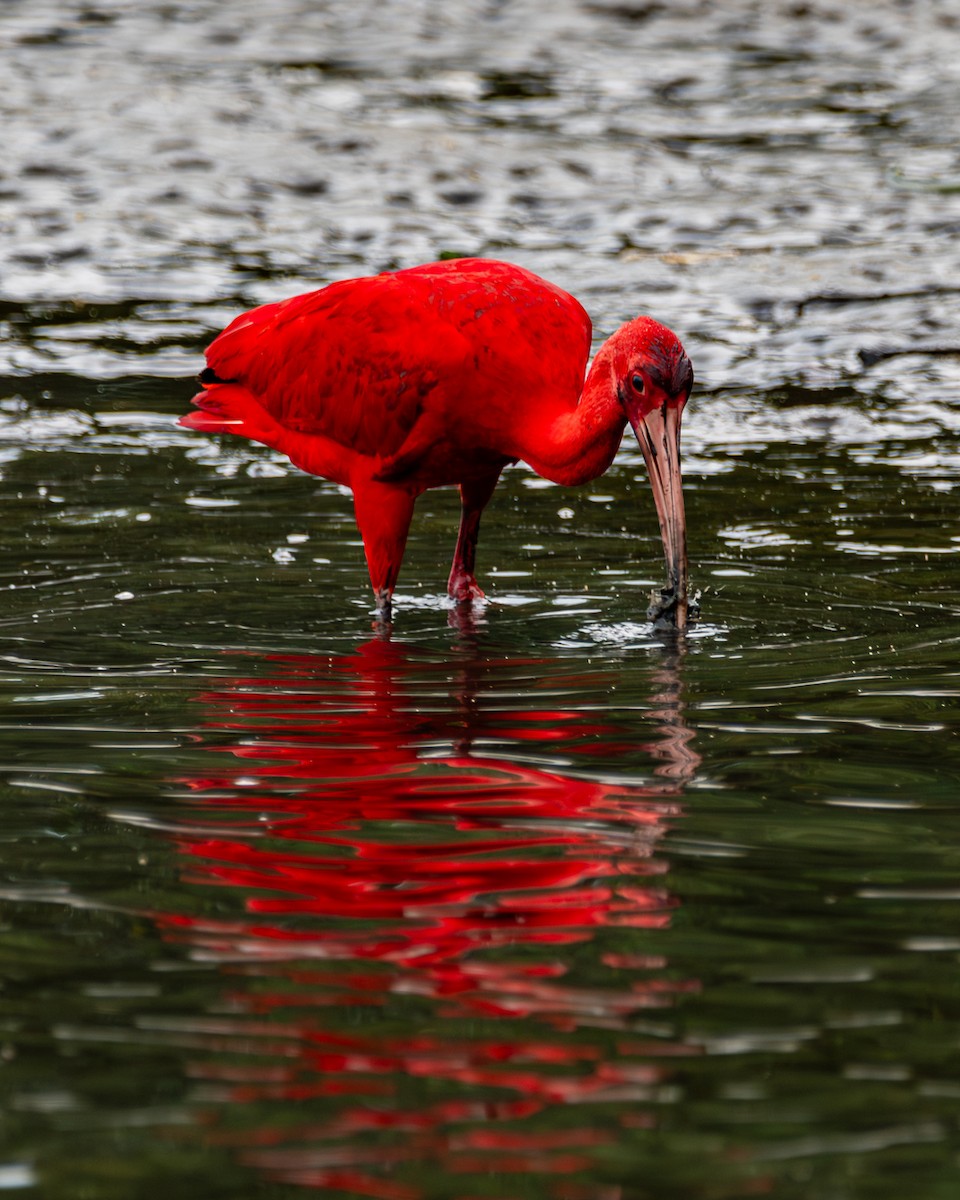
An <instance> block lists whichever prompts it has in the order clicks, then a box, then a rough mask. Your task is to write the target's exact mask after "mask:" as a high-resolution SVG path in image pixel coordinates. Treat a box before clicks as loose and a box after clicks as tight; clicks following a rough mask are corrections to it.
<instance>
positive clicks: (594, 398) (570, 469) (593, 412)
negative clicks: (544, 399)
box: [518, 348, 626, 487]
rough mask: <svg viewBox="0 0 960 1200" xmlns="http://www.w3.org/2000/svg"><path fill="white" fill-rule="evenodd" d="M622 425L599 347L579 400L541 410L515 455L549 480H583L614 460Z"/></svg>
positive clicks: (607, 363) (610, 375) (568, 484)
mask: <svg viewBox="0 0 960 1200" xmlns="http://www.w3.org/2000/svg"><path fill="white" fill-rule="evenodd" d="M625 424H626V417H625V415H624V412H623V409H622V408H621V406H620V403H619V401H618V400H617V391H616V383H615V381H614V376H613V371H612V369H611V365H610V361H609V358H608V356H607V355H606V354H604V348H601V350H600V352H599V354H598V355H597V357H596V358H595V359H594V360H593V365H592V366H591V368H590V371H589V372H588V374H587V378H586V380H585V382H584V385H583V391H582V392H581V393H580V398H579V400H578V401H576V402H575V403H574V404H572V405H571V404H570V402H569V401H568V400H563V401H561V402H557V401H554V402H552V403H551V404H550V406H549V409H548V410H547V411H544V410H543V409H541V410H540V411H539V412H538V413H537V414H536V417H535V419H534V422H533V423H532V424H531V426H529V427H528V430H527V432H528V438H527V439H525V440H526V441H528V445H527V446H524V447H523V448H522V452H521V453H519V454H518V457H519V458H522V459H523V461H524V462H526V463H529V464H530V466H531V467H533V469H534V470H535V471H536V472H537V474H538V475H543V476H544V478H546V479H550V480H552V481H553V482H554V483H560V484H563V485H564V486H566V487H572V486H575V485H576V484H580V483H586V482H587V481H588V480H590V479H596V478H597V476H598V475H602V474H603V472H604V471H605V470H606V469H607V467H609V466H610V464H611V463H612V462H613V459H614V456H615V455H616V453H617V450H618V448H619V446H620V439H621V436H622V435H623V427H624V425H625Z"/></svg>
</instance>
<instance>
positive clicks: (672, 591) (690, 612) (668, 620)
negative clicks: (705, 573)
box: [647, 584, 700, 629]
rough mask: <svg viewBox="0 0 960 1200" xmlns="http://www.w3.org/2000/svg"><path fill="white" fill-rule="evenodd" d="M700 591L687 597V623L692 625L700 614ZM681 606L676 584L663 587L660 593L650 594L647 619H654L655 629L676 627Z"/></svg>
mask: <svg viewBox="0 0 960 1200" xmlns="http://www.w3.org/2000/svg"><path fill="white" fill-rule="evenodd" d="M698 600H699V593H697V596H695V597H691V598H689V599H687V624H688V625H692V624H693V623H694V621H696V620H697V618H698V617H699V616H700V604H699V602H698ZM679 607H680V594H679V592H678V590H677V586H676V584H671V585H670V587H665V588H662V589H661V591H660V594H659V595H658V594H657V593H656V592H652V593H651V594H650V604H649V607H648V608H647V620H648V621H652V622H653V625H654V628H655V629H676V627H677V610H678V608H679Z"/></svg>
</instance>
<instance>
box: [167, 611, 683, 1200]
mask: <svg viewBox="0 0 960 1200" xmlns="http://www.w3.org/2000/svg"><path fill="white" fill-rule="evenodd" d="M681 654H682V647H680V646H675V647H674V648H673V650H672V651H668V652H667V653H666V654H665V655H664V657H663V658H662V660H661V661H660V663H659V665H657V666H656V667H655V669H653V670H651V672H650V674H649V677H648V678H649V685H650V694H649V698H648V701H647V704H646V709H645V711H642V712H641V713H639V714H637V713H634V712H630V711H629V709H630V706H626V709H625V711H627V713H628V716H627V717H624V716H623V714H622V713H621V714H620V716H619V717H616V716H611V715H609V711H610V710H609V705H608V704H607V700H608V697H609V694H610V691H611V689H612V687H613V686H614V684H615V682H616V680H615V678H614V677H613V673H612V672H609V671H606V672H605V671H603V670H599V671H595V672H592V673H591V672H585V671H584V670H583V667H582V663H581V662H580V661H579V660H577V661H576V662H574V661H572V660H571V661H568V662H565V661H564V660H562V659H536V658H528V659H522V658H518V657H515V656H508V657H496V656H493V655H491V654H490V653H488V652H486V651H485V650H484V647H483V643H482V640H481V639H480V638H479V637H478V636H477V633H476V631H474V630H471V629H463V630H461V633H460V637H459V639H458V642H457V645H456V646H455V648H454V652H453V653H452V654H448V655H445V656H444V657H443V658H442V659H438V658H437V657H435V656H434V657H431V656H430V655H429V654H428V653H425V652H422V651H419V650H417V649H416V648H415V647H413V646H410V645H405V644H403V643H398V642H395V641H393V640H391V638H390V637H389V636H388V635H386V634H383V633H381V636H379V637H376V638H374V639H372V640H370V641H369V642H367V643H365V644H364V645H361V646H359V647H358V648H357V649H356V651H355V652H353V653H350V654H345V655H338V656H320V655H286V656H281V655H276V656H271V657H268V658H263V659H251V661H250V669H249V671H247V672H245V674H244V676H243V677H242V678H237V679H232V680H230V682H229V683H227V684H225V685H224V686H223V687H221V688H218V689H216V690H210V691H207V692H205V693H204V694H203V695H202V696H201V697H199V701H200V703H201V705H202V709H203V720H202V725H201V728H200V729H199V730H198V735H199V737H200V738H201V740H202V741H203V743H204V744H205V746H206V747H207V748H208V749H209V751H210V753H211V758H212V759H214V760H215V761H216V767H215V768H214V769H211V770H209V771H207V772H205V773H204V774H203V775H202V776H196V777H191V778H189V779H188V780H186V781H185V782H186V783H187V785H188V792H189V796H190V798H191V800H192V801H194V802H199V803H198V805H197V808H196V810H195V811H193V812H192V813H191V815H190V818H189V819H188V820H183V821H181V822H180V823H179V829H180V831H181V833H180V837H179V847H180V850H181V851H182V854H183V856H184V862H185V868H184V873H185V877H186V878H187V880H188V881H190V882H191V883H193V884H201V885H209V886H215V887H218V888H221V889H223V888H225V889H229V896H225V897H224V899H225V900H227V901H228V903H227V904H226V905H225V907H227V908H228V909H232V910H233V911H235V912H236V911H237V910H238V909H240V908H242V911H240V913H239V915H237V916H234V917H218V918H217V919H208V918H200V917H196V916H192V917H183V916H173V915H169V916H160V917H159V918H158V920H159V922H160V924H161V926H162V927H163V929H164V932H165V934H166V935H167V936H168V937H169V938H171V939H173V940H177V941H181V942H184V943H186V944H187V945H188V946H189V949H190V953H191V956H192V957H193V958H194V959H197V960H200V961H204V962H207V963H211V964H216V965H217V966H218V967H219V969H220V970H221V971H222V972H223V973H224V975H225V976H227V977H229V978H230V991H229V996H228V998H227V999H226V1001H225V1004H226V1007H227V1009H228V1012H227V1013H226V1014H225V1015H224V1016H223V1018H222V1020H219V1023H215V1026H214V1027H211V1028H212V1030H213V1031H212V1033H211V1044H210V1048H211V1052H210V1054H209V1055H208V1056H206V1057H204V1058H203V1059H202V1060H200V1061H197V1062H195V1063H194V1064H193V1067H192V1070H193V1072H194V1074H195V1075H196V1076H197V1078H198V1080H201V1081H202V1084H203V1086H202V1091H201V1095H202V1097H203V1098H204V1099H205V1100H206V1101H207V1102H208V1103H209V1104H210V1106H211V1111H213V1112H215V1111H216V1110H217V1109H218V1108H220V1109H223V1108H229V1110H230V1114H231V1119H230V1120H229V1122H228V1121H226V1120H224V1121H223V1122H222V1125H223V1128H220V1127H219V1126H220V1123H219V1122H218V1123H215V1124H214V1125H212V1126H211V1129H210V1131H209V1136H210V1137H211V1138H212V1139H214V1140H217V1139H219V1140H222V1141H224V1142H226V1143H229V1144H233V1143H236V1145H237V1146H238V1147H239V1148H240V1153H241V1156H242V1157H243V1159H244V1161H246V1162H247V1163H249V1164H251V1165H254V1166H256V1167H258V1168H259V1169H260V1170H262V1171H263V1172H265V1173H266V1174H267V1175H268V1176H269V1177H271V1178H273V1179H275V1180H278V1181H282V1182H285V1183H293V1184H296V1183H299V1184H303V1185H307V1186H313V1187H324V1188H333V1189H340V1190H344V1191H347V1192H352V1193H356V1194H363V1195H373V1196H383V1197H398V1198H406V1197H410V1198H411V1200H413V1198H415V1197H418V1196H420V1195H424V1194H426V1192H427V1191H429V1189H426V1190H425V1189H424V1187H423V1186H422V1183H421V1182H418V1180H420V1179H421V1177H422V1169H423V1164H424V1163H432V1164H434V1166H433V1168H432V1169H433V1170H441V1171H442V1172H444V1173H445V1174H446V1175H447V1176H449V1177H453V1178H456V1177H464V1176H467V1175H471V1174H474V1173H476V1172H478V1171H505V1172H516V1171H519V1172H522V1173H524V1174H528V1175H529V1174H531V1173H532V1174H543V1175H549V1176H557V1175H560V1176H564V1175H567V1174H569V1173H571V1172H577V1171H583V1170H588V1169H589V1168H590V1166H591V1163H592V1162H593V1154H594V1152H595V1148H596V1147H597V1146H598V1145H601V1144H608V1143H610V1142H612V1141H616V1140H617V1139H618V1137H623V1136H624V1135H623V1127H630V1126H636V1125H640V1126H643V1125H646V1124H649V1123H651V1122H652V1117H651V1116H650V1113H649V1110H648V1108H647V1107H646V1106H647V1105H648V1104H649V1103H650V1102H652V1101H655V1100H657V1099H658V1098H659V1097H658V1093H659V1092H660V1090H661V1089H662V1088H663V1086H664V1081H665V1079H666V1077H667V1076H666V1073H665V1067H664V1063H663V1060H664V1058H665V1057H666V1056H668V1055H669V1056H675V1055H676V1054H677V1053H683V1052H684V1048H683V1047H682V1046H679V1045H677V1044H675V1043H673V1042H671V1041H670V1040H669V1037H668V1036H665V1035H664V1032H663V1030H662V1029H658V1028H654V1027H653V1026H652V1025H651V1021H654V1022H655V1020H656V1012H657V1010H662V1009H664V1008H666V1007H669V1006H670V1005H671V1004H672V1003H673V1002H674V1000H675V998H676V995H677V993H679V992H683V991H689V990H694V989H696V982H695V981H690V980H683V979H677V978H674V977H673V976H672V974H671V972H670V971H669V967H668V964H667V963H666V962H665V961H664V959H663V958H662V957H661V956H660V955H658V954H657V953H656V949H655V943H654V942H653V941H652V940H651V939H652V937H655V931H656V930H658V929H660V928H662V927H664V926H665V925H667V924H668V923H669V921H670V918H671V912H672V910H673V908H674V907H675V903H676V902H675V900H674V899H673V898H672V897H671V896H670V894H669V892H668V891H667V890H666V888H665V887H664V886H663V875H664V873H665V871H666V865H665V863H663V862H662V861H661V860H658V859H657V858H656V857H655V855H654V852H655V848H656V845H657V842H658V841H659V839H660V838H661V837H662V835H663V833H664V831H665V829H666V827H667V824H668V823H669V822H671V821H672V820H674V819H676V818H678V817H679V816H680V815H681V808H680V803H679V802H680V799H681V797H682V795H683V792H684V789H685V788H686V786H687V784H688V783H689V782H690V780H691V779H692V778H693V777H694V775H695V774H696V771H697V769H698V766H699V763H700V758H699V756H698V754H697V752H696V750H695V749H694V746H693V734H692V732H691V730H690V729H689V728H688V726H687V725H686V724H685V722H684V717H683V688H682V681H681V666H682V663H681ZM638 732H640V733H641V736H640V737H638V736H637V735H638ZM638 755H641V756H642V757H641V758H640V760H639V761H640V763H641V767H640V768H639V769H638V767H637V762H638ZM627 760H629V763H630V770H629V771H627V772H618V771H615V770H614V769H613V768H612V767H611V764H613V765H614V767H615V766H616V764H618V763H620V762H623V761H627ZM601 763H602V764H603V770H601V771H598V764H601ZM220 1041H222V1046H221V1045H220ZM218 1047H219V1048H218ZM587 1100H589V1101H593V1102H597V1101H602V1102H605V1103H607V1104H611V1105H614V1106H615V1109H616V1117H615V1118H614V1119H613V1120H612V1122H609V1121H604V1123H603V1124H602V1125H597V1124H595V1123H594V1122H592V1121H589V1120H587V1119H586V1118H584V1119H583V1120H581V1121H573V1122H571V1121H570V1119H569V1118H565V1119H564V1120H563V1121H562V1128H559V1129H558V1127H557V1126H556V1123H555V1117H556V1115H557V1112H558V1109H557V1106H569V1105H577V1104H580V1103H581V1102H584V1101H587ZM294 1101H296V1102H298V1107H297V1108H295V1109H292V1110H290V1109H289V1106H290V1105H291V1104H292V1102H294ZM241 1112H242V1113H243V1114H244V1116H243V1118H242V1119H241V1118H239V1117H238V1115H237V1114H238V1113H241ZM295 1114H296V1115H295ZM227 1125H229V1127H230V1129H231V1130H232V1132H230V1133H228V1132H226V1126H227ZM218 1129H219V1132H218ZM238 1129H239V1130H241V1132H237V1130H238ZM400 1135H403V1136H400ZM437 1164H439V1165H437ZM418 1172H420V1174H418ZM449 1194H453V1193H449ZM564 1194H565V1195H566V1194H567V1193H564ZM591 1194H593V1193H591Z"/></svg>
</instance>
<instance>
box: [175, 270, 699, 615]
mask: <svg viewBox="0 0 960 1200" xmlns="http://www.w3.org/2000/svg"><path fill="white" fill-rule="evenodd" d="M590 336H591V326H590V318H589V317H588V316H587V314H586V312H585V311H584V309H583V307H582V306H581V305H580V304H579V303H578V302H577V301H576V300H575V299H574V298H573V297H572V296H570V295H568V294H567V293H566V292H564V291H562V290H561V289H560V288H558V287H556V286H555V285H554V284H552V283H548V282H547V281H546V280H544V279H540V278H538V277H537V276H536V275H534V274H532V273H531V272H530V271H526V270H524V269H523V268H521V267H517V266H513V265H511V264H510V263H505V262H496V261H494V260H492V259H478V258H462V259H455V260H452V261H448V262H438V263H430V264H429V265H427V266H421V267H411V268H409V269H408V270H405V271H396V272H387V273H384V274H381V275H371V276H367V277H365V278H362V279H347V280H344V281H342V282H340V283H332V284H330V285H329V286H328V287H325V288H321V289H320V290H319V291H315V292H308V293H307V294H306V295H303V296H294V297H293V298H292V299H289V300H283V301H281V302H280V303H278V304H266V305H263V306H262V307H261V308H255V309H253V310H251V311H250V312H247V313H243V314H242V315H241V316H239V317H237V318H236V320H234V321H233V322H232V323H231V324H230V325H228V326H227V328H226V329H225V330H224V331H223V333H221V334H220V336H219V337H218V338H217V339H216V340H215V341H214V342H213V344H212V345H211V346H210V347H209V348H208V350H207V353H206V359H207V363H208V366H207V368H206V370H204V371H203V372H202V374H201V375H200V383H201V384H202V385H203V389H204V390H203V391H202V392H201V393H200V394H199V395H198V396H195V397H194V399H193V403H194V404H196V405H197V406H198V408H199V409H200V411H199V412H195V413H191V414H189V415H188V416H185V417H182V418H181V419H180V424H181V425H186V426H187V427H189V428H191V429H201V430H207V431H209V432H213V433H236V434H242V435H243V436H244V437H248V438H251V439H253V440H254V441H257V442H263V443H264V444H265V445H267V446H272V447H273V448H274V449H276V450H280V451H282V452H283V453H284V454H286V455H287V456H288V457H289V458H290V460H291V462H293V463H294V464H295V465H296V466H298V467H300V468H301V469H302V470H304V471H308V472H310V473H311V474H313V475H321V476H323V477H324V478H326V479H332V480H334V481H335V482H337V483H340V484H344V485H345V486H346V487H349V488H351V489H352V490H353V498H354V506H355V511H356V518H357V525H358V527H359V529H360V533H361V535H362V537H363V545H364V549H365V551H366V556H367V566H368V568H369V571H370V582H371V583H372V584H373V591H374V594H375V596H376V602H377V611H378V614H379V615H380V617H381V618H382V619H384V620H387V619H389V616H390V603H391V597H392V594H393V589H394V587H395V585H396V582H397V575H398V574H399V571H400V563H401V560H402V558H403V551H404V547H405V545H406V540H407V531H408V530H409V528H410V520H411V517H412V516H413V505H414V501H415V500H416V498H417V496H419V495H420V493H421V492H423V491H426V489H427V488H432V487H441V486H443V485H445V484H457V485H458V486H459V488H460V498H461V503H462V510H461V516H460V534H459V537H458V539H457V547H456V550H455V552H454V556H453V567H452V569H451V571H450V580H449V585H448V590H449V592H450V595H451V596H452V597H453V598H454V599H455V600H457V601H469V600H473V599H476V598H480V597H482V596H483V592H482V590H481V588H480V585H479V584H478V583H477V581H476V578H475V577H474V563H475V559H476V549H477V532H478V530H479V526H480V516H481V513H482V512H483V509H484V506H485V505H486V503H487V501H488V500H489V499H490V497H491V495H492V493H493V489H494V487H495V486H496V483H497V480H498V479H499V477H500V472H501V471H502V470H503V468H504V467H505V466H506V465H507V464H508V463H513V462H516V461H517V460H519V459H522V460H523V461H524V462H525V463H528V464H529V465H530V466H531V467H533V469H534V470H535V471H536V472H537V473H538V474H540V475H543V476H545V477H546V478H547V479H550V480H553V481H554V482H555V483H560V484H565V485H572V484H579V483H586V482H587V481H588V480H590V479H595V478H596V477H597V476H598V475H602V474H603V472H604V471H606V469H607V467H609V466H610V464H611V462H612V461H613V458H614V455H615V454H616V452H617V449H618V447H619V445H620V438H621V435H622V433H623V429H624V426H625V425H626V424H627V422H629V423H630V425H631V426H632V427H633V430H634V432H635V433H636V435H637V440H638V442H639V443H640V449H641V451H642V452H643V456H644V459H645V460H646V464H647V470H648V473H649V476H650V483H651V485H652V488H653V497H654V501H655V503H656V506H657V514H658V516H659V518H660V532H661V535H662V538H663V548H664V553H665V555H666V561H667V575H668V580H667V587H666V588H665V589H664V592H663V597H662V599H661V600H660V601H659V602H658V603H656V604H655V605H654V606H653V607H652V608H651V610H650V613H649V614H648V615H650V616H653V617H660V616H667V617H669V618H670V619H671V620H673V621H675V623H676V624H677V626H678V627H680V628H682V627H683V626H684V625H685V624H686V620H687V549H686V522H685V518H684V511H683V494H682V491H681V485H680V419H681V415H682V413H683V407H684V405H685V404H686V402H687V398H688V396H689V395H690V389H691V387H692V386H693V368H692V367H691V365H690V360H689V359H688V358H687V356H686V354H685V352H684V349H683V347H682V346H681V345H680V342H679V341H678V340H677V338H676V336H675V335H674V334H673V333H671V332H670V330H669V329H666V328H665V327H664V326H663V325H660V324H658V323H657V322H656V321H654V320H652V319H651V318H650V317H637V318H636V319H635V320H633V321H628V322H627V324H626V325H623V326H622V327H621V328H620V329H618V330H617V332H616V333H615V334H613V336H612V337H610V338H608V339H607V341H606V342H604V344H603V345H602V346H601V347H600V350H599V352H598V353H597V356H596V358H594V360H593V365H592V366H591V368H590V371H589V374H587V375H586V380H584V373H585V371H586V365H587V358H588V356H589V353H590Z"/></svg>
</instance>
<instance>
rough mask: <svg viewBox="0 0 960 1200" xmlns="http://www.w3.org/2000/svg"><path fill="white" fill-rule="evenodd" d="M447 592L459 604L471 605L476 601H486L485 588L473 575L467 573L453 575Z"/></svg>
mask: <svg viewBox="0 0 960 1200" xmlns="http://www.w3.org/2000/svg"><path fill="white" fill-rule="evenodd" d="M447 591H448V592H449V593H450V595H451V596H452V598H453V599H454V600H456V602H457V603H458V604H470V603H472V602H473V601H474V600H485V599H486V597H485V596H484V593H483V588H482V587H481V586H480V584H479V583H477V581H476V579H474V577H473V576H472V575H468V574H467V573H466V572H464V573H462V574H461V573H458V574H453V575H451V576H450V582H449V583H448V584H447Z"/></svg>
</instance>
